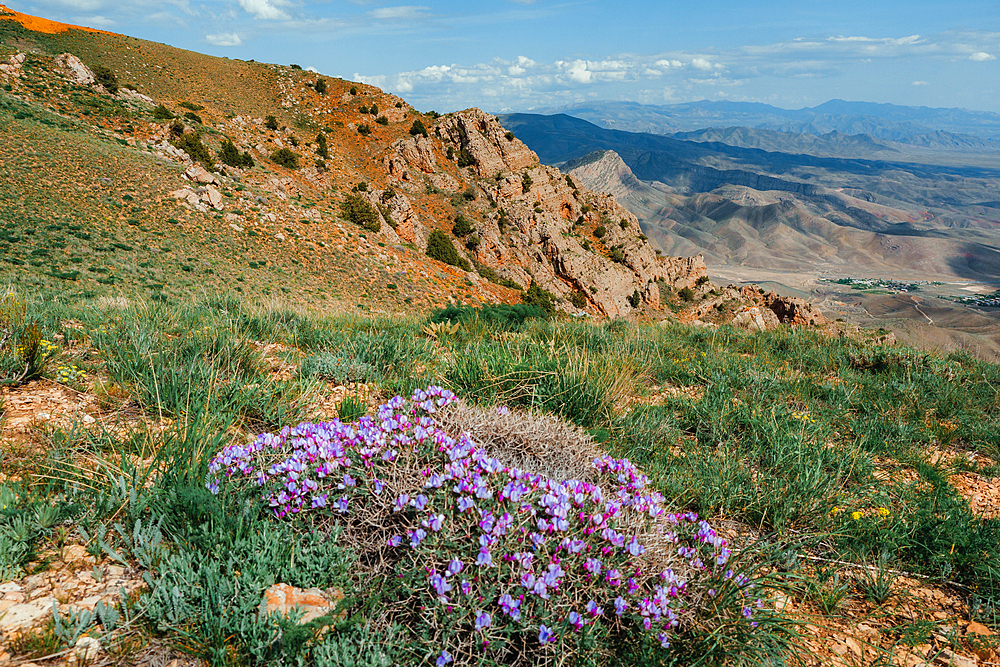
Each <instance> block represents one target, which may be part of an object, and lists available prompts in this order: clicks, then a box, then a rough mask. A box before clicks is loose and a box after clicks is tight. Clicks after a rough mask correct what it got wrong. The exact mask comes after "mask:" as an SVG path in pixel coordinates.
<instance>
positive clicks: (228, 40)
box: [205, 32, 243, 46]
mask: <svg viewBox="0 0 1000 667" xmlns="http://www.w3.org/2000/svg"><path fill="white" fill-rule="evenodd" d="M205 41H206V42H208V43H209V44H211V45H213V46H239V45H240V44H242V43H243V40H242V39H240V36H239V35H238V34H236V33H235V32H219V33H215V34H214V35H205Z"/></svg>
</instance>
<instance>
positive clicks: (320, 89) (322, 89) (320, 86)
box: [313, 77, 326, 95]
mask: <svg viewBox="0 0 1000 667" xmlns="http://www.w3.org/2000/svg"><path fill="white" fill-rule="evenodd" d="M313 88H315V89H316V92H317V93H319V94H320V95H325V94H326V79H324V78H323V77H320V78H318V79H316V83H315V84H314V85H313Z"/></svg>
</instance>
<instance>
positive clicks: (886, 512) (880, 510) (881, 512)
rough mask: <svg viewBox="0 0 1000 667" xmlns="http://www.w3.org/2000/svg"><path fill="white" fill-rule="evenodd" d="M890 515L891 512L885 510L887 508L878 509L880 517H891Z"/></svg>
mask: <svg viewBox="0 0 1000 667" xmlns="http://www.w3.org/2000/svg"><path fill="white" fill-rule="evenodd" d="M889 514H890V512H889V510H888V508H885V507H879V508H878V515H879V516H889Z"/></svg>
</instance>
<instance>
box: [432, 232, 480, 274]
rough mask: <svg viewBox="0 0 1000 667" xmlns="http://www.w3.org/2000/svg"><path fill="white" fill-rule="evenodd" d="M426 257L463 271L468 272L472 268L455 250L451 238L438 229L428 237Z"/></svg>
mask: <svg viewBox="0 0 1000 667" xmlns="http://www.w3.org/2000/svg"><path fill="white" fill-rule="evenodd" d="M427 256H428V257H430V258H431V259H436V260H438V261H439V262H444V263H445V264H450V265H451V266H457V267H458V268H460V269H462V270H463V271H469V270H471V268H472V267H470V266H469V262H468V261H466V260H465V259H464V258H463V257H462V256H461V255H459V254H458V251H457V250H455V246H454V244H453V243H452V242H451V238H450V237H449V236H448V235H447V234H446V233H444V232H442V231H441V230H440V229H435V230H434V231H433V232H431V235H430V237H428V239H427Z"/></svg>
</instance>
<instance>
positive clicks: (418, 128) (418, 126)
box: [410, 118, 427, 137]
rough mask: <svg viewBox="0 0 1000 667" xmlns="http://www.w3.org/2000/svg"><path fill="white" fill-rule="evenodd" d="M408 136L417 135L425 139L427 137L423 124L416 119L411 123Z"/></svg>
mask: <svg viewBox="0 0 1000 667" xmlns="http://www.w3.org/2000/svg"><path fill="white" fill-rule="evenodd" d="M410 134H411V135H413V136H417V135H418V134H422V135H423V136H425V137H426V136H427V128H426V127H424V122H423V121H422V120H420V119H419V118H417V119H416V120H414V121H413V125H411V126H410Z"/></svg>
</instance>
